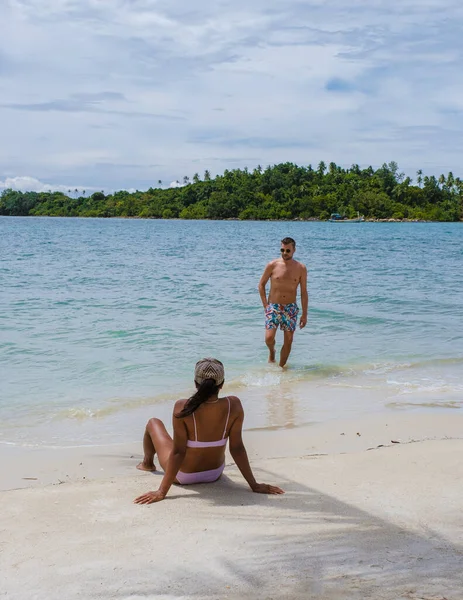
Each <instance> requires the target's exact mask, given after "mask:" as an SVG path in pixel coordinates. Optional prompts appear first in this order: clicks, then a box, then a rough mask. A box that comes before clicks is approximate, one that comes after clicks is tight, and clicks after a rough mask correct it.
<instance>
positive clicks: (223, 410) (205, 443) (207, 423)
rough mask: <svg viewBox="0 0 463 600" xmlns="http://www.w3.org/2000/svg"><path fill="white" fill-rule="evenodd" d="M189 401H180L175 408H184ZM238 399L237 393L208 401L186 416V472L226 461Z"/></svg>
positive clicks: (183, 465) (205, 468)
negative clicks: (228, 441) (226, 451)
mask: <svg viewBox="0 0 463 600" xmlns="http://www.w3.org/2000/svg"><path fill="white" fill-rule="evenodd" d="M186 402H187V401H186V400H181V401H179V402H178V403H177V405H176V407H175V410H176V411H178V410H181V409H182V408H183V406H184V405H185V403H186ZM237 402H239V400H238V398H236V397H235V396H226V397H225V398H218V399H217V400H215V401H213V402H204V403H203V404H201V406H199V407H198V408H197V409H196V410H195V412H194V413H193V414H191V415H189V416H187V417H184V418H183V419H182V420H183V422H184V427H185V429H186V434H187V442H186V445H187V451H186V454H185V459H184V462H183V464H182V471H184V472H185V473H192V472H195V471H205V470H208V469H215V468H217V467H219V466H220V465H221V464H223V461H224V458H225V448H226V444H227V440H228V434H229V431H230V427H231V424H232V422H233V420H234V416H235V413H236V404H237Z"/></svg>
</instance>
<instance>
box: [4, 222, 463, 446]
mask: <svg viewBox="0 0 463 600" xmlns="http://www.w3.org/2000/svg"><path fill="white" fill-rule="evenodd" d="M288 235H289V236H291V237H294V238H295V239H296V241H297V255H296V258H298V259H299V260H301V261H302V262H304V263H305V264H306V265H307V267H308V269H309V321H308V325H307V327H306V329H305V330H303V331H298V332H297V334H296V336H295V342H294V345H293V352H292V355H291V357H290V361H289V368H288V369H287V371H285V372H282V371H281V369H279V368H278V367H276V366H274V365H268V364H267V351H266V347H265V345H264V342H263V336H264V329H263V310H262V307H261V304H260V299H259V295H258V292H257V284H258V280H259V278H260V276H261V273H262V271H263V269H264V267H265V264H266V263H267V262H268V261H269V260H271V259H273V258H275V257H277V256H278V255H279V241H280V239H281V238H282V237H285V236H288ZM462 298H463V226H462V225H461V224H459V223H360V224H335V223H318V222H307V223H305V222H238V221H220V222H211V221H207V222H206V221H157V220H116V219H114V220H104V219H59V218H31V217H26V218H12V217H0V382H1V387H0V443H3V444H17V445H43V446H60V445H81V444H106V443H112V442H114V443H116V442H123V441H133V440H137V439H139V438H141V433H142V431H143V427H144V424H145V421H146V419H147V418H148V417H149V416H161V418H167V419H169V414H170V410H171V405H172V401H173V400H174V399H176V398H178V397H185V396H186V395H188V394H189V393H191V392H192V391H193V388H192V385H191V384H192V373H193V368H194V364H195V362H196V360H198V359H199V358H201V357H203V356H215V357H217V358H220V359H221V360H222V361H223V362H224V363H225V367H226V376H227V382H226V388H225V392H228V393H236V394H238V395H239V396H240V397H241V398H242V400H243V403H244V405H245V408H246V412H247V427H248V428H251V429H252V428H283V427H296V426H298V425H301V424H304V423H312V422H316V421H323V420H326V419H334V418H340V417H348V416H355V415H358V414H361V413H371V412H378V411H400V410H435V411H438V410H446V411H449V410H461V409H462V407H463V301H462ZM277 339H278V345H280V343H281V334H279V336H278V338H277Z"/></svg>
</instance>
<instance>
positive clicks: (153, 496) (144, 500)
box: [134, 490, 166, 504]
mask: <svg viewBox="0 0 463 600" xmlns="http://www.w3.org/2000/svg"><path fill="white" fill-rule="evenodd" d="M165 497H166V495H165V494H163V493H162V492H160V491H159V490H156V491H155V492H146V494H143V495H142V496H138V498H135V500H134V503H135V504H153V502H160V501H161V500H164V498H165Z"/></svg>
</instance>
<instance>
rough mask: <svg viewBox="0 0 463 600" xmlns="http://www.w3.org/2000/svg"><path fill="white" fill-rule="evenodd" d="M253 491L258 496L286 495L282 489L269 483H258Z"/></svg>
mask: <svg viewBox="0 0 463 600" xmlns="http://www.w3.org/2000/svg"><path fill="white" fill-rule="evenodd" d="M251 489H252V491H253V492H255V493H256V494H284V491H283V490H282V489H281V488H279V487H277V486H276V485H269V484H268V483H256V484H255V485H254V486H253V487H252V488H251Z"/></svg>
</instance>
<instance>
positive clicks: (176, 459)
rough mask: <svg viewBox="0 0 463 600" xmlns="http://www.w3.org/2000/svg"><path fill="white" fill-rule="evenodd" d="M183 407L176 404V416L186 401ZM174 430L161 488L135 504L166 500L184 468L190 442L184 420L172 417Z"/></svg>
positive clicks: (140, 498) (138, 499)
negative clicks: (181, 468)
mask: <svg viewBox="0 0 463 600" xmlns="http://www.w3.org/2000/svg"><path fill="white" fill-rule="evenodd" d="M181 403H182V404H181V406H180V407H179V406H178V403H176V404H175V408H174V414H175V413H176V412H179V411H180V410H181V409H182V408H183V405H184V403H185V402H184V401H181ZM172 421H173V428H174V443H173V447H172V451H171V453H170V455H169V458H168V459H167V465H166V470H165V473H164V477H163V478H162V481H161V484H160V486H159V488H158V489H157V490H156V491H155V492H147V493H146V494H143V495H142V496H139V497H138V498H136V499H135V500H134V502H135V504H151V503H152V502H159V501H160V500H164V498H165V497H166V496H167V492H168V491H169V490H170V488H171V486H172V484H173V483H174V481H175V478H176V477H177V473H178V472H179V469H180V467H181V466H182V462H183V459H184V458H185V453H186V448H187V446H186V443H187V440H188V434H187V430H186V427H185V422H184V420H183V419H177V418H176V417H174V416H172Z"/></svg>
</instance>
